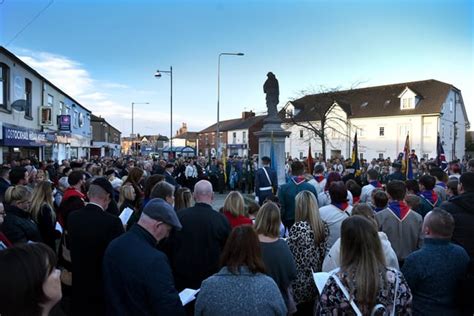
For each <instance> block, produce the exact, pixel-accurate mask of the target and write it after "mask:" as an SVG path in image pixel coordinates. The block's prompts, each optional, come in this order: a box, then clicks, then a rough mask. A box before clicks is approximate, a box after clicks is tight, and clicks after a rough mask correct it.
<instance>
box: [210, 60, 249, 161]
mask: <svg viewBox="0 0 474 316" xmlns="http://www.w3.org/2000/svg"><path fill="white" fill-rule="evenodd" d="M221 56H244V53H220V54H219V58H218V62H217V133H216V134H217V135H216V136H217V144H216V146H217V148H216V153H217V158H218V159H219V158H220V150H221V135H220V131H219V123H220V121H219V110H220V107H219V101H220V96H221Z"/></svg>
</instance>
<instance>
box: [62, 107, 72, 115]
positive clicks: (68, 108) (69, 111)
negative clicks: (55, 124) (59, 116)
mask: <svg viewBox="0 0 474 316" xmlns="http://www.w3.org/2000/svg"><path fill="white" fill-rule="evenodd" d="M65 108H66V111H65V113H64V114H66V115H69V114H70V113H71V108H70V107H69V106H68V105H66V107H65Z"/></svg>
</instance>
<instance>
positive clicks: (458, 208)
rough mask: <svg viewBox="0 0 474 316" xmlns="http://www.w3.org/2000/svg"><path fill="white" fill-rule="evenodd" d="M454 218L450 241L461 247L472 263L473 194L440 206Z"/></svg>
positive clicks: (459, 197)
mask: <svg viewBox="0 0 474 316" xmlns="http://www.w3.org/2000/svg"><path fill="white" fill-rule="evenodd" d="M440 207H441V208H442V209H444V210H446V211H448V212H449V213H451V215H453V217H454V223H455V225H454V232H453V237H452V241H453V242H454V243H456V244H458V245H460V246H462V247H463V248H464V249H465V250H466V251H467V253H468V254H469V257H470V258H471V261H474V234H473V229H474V192H465V193H462V194H460V195H458V196H456V197H453V198H452V199H450V200H449V201H446V202H443V203H442V204H441V206H440Z"/></svg>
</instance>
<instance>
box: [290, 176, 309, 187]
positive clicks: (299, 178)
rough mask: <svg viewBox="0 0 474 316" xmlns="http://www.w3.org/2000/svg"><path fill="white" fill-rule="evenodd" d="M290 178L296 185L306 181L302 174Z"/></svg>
mask: <svg viewBox="0 0 474 316" xmlns="http://www.w3.org/2000/svg"><path fill="white" fill-rule="evenodd" d="M291 180H293V182H294V183H295V184H296V185H300V184H301V183H304V182H306V178H305V177H304V176H294V177H291Z"/></svg>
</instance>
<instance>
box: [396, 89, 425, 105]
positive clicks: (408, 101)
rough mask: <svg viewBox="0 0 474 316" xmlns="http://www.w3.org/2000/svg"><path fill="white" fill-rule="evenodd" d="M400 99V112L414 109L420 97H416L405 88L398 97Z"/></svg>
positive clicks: (411, 91)
mask: <svg viewBox="0 0 474 316" xmlns="http://www.w3.org/2000/svg"><path fill="white" fill-rule="evenodd" d="M398 98H399V99H400V109H401V110H412V109H415V107H416V105H417V103H418V101H419V100H420V96H418V95H417V94H416V93H415V92H414V91H413V90H411V89H410V88H408V87H406V88H405V90H403V92H402V93H401V94H400V95H399V96H398Z"/></svg>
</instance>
